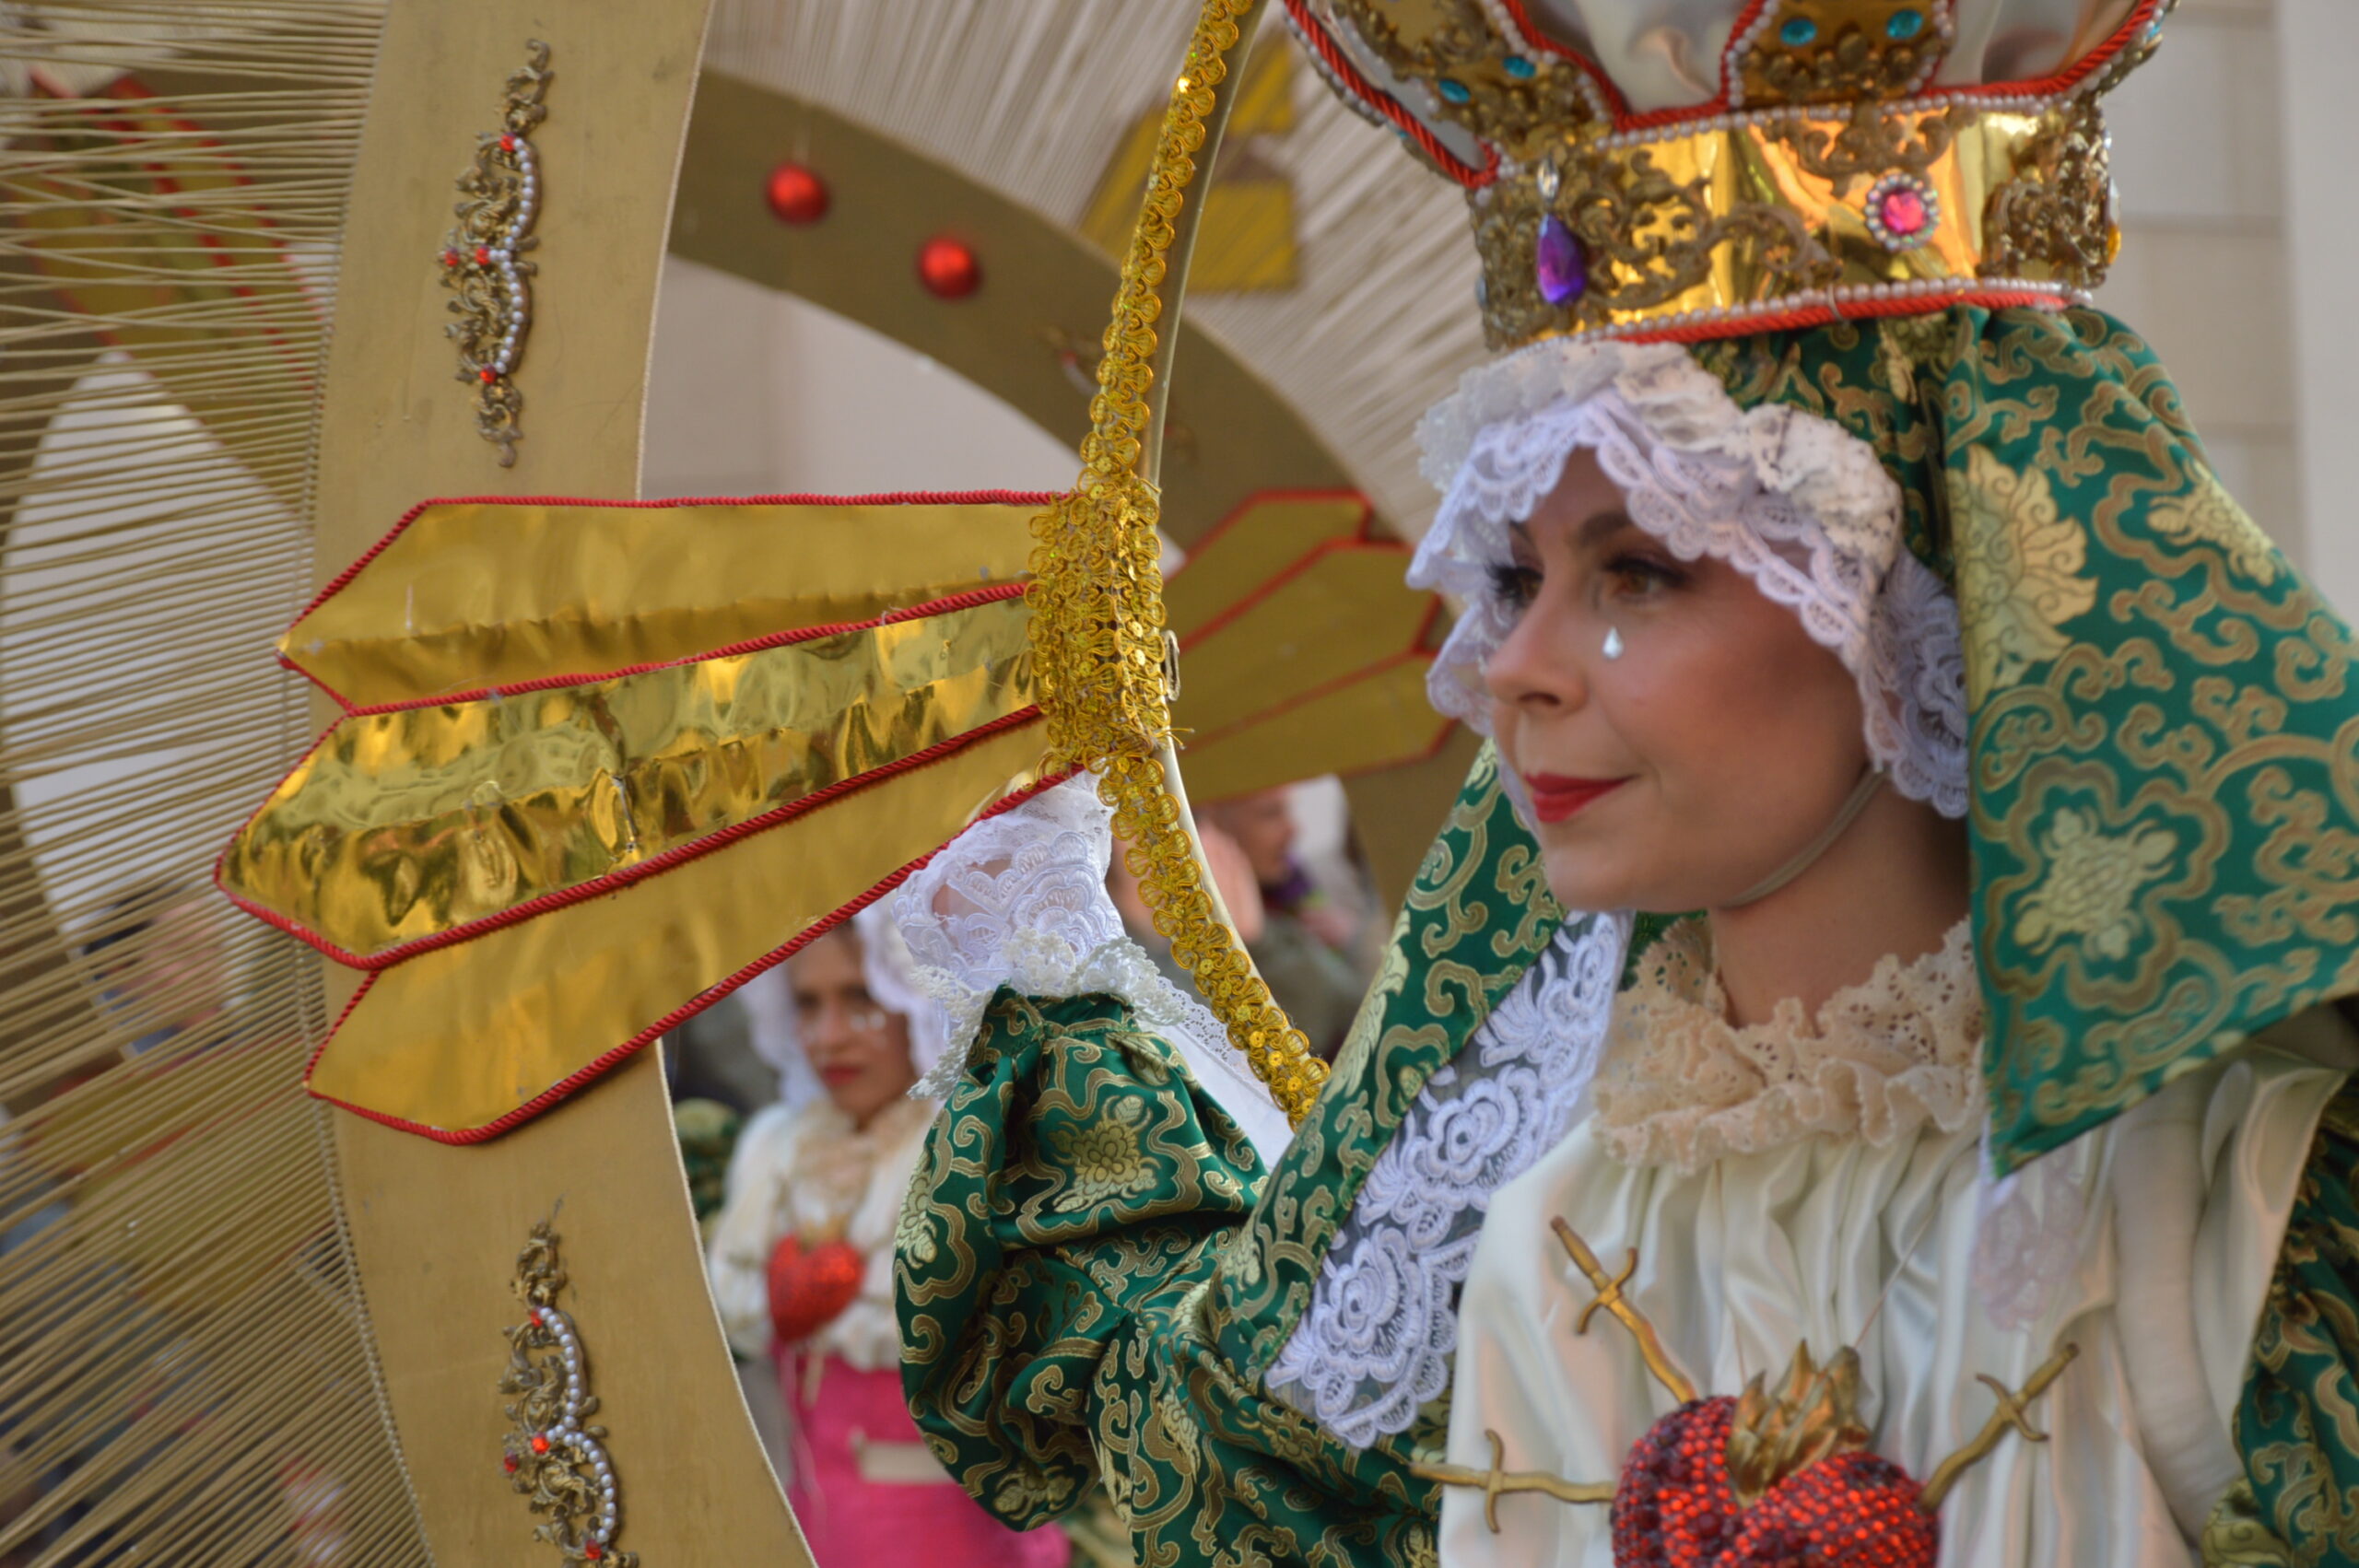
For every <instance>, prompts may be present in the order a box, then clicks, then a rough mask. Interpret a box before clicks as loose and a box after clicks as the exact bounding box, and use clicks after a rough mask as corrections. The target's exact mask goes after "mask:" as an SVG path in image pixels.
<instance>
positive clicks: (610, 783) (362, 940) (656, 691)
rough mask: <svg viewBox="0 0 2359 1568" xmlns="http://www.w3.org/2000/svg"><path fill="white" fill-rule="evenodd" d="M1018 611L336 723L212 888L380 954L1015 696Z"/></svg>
mask: <svg viewBox="0 0 2359 1568" xmlns="http://www.w3.org/2000/svg"><path fill="white" fill-rule="evenodd" d="M624 575H625V576H626V577H627V576H628V573H625V574H624ZM1026 623H1027V615H1026V610H1025V606H1024V603H1023V601H1022V600H1021V599H1009V600H1001V601H997V602H993V603H985V604H980V605H976V606H973V607H971V608H968V609H961V610H954V611H949V612H945V613H943V614H934V615H930V616H926V617H923V618H921V619H916V620H910V621H899V622H893V623H890V624H887V625H886V626H875V627H871V628H869V629H866V630H861V631H851V632H843V633H839V634H836V635H834V636H830V637H826V638H818V639H816V640H813V641H808V642H799V643H791V644H787V645H785V646H782V647H779V648H772V649H764V650H762V651H759V652H755V653H745V654H738V655H733V656H731V657H727V658H719V659H709V660H702V661H697V662H695V663H689V664H679V665H671V666H666V667H662V668H658V669H654V670H649V671H643V672H640V673H635V674H627V675H621V676H616V677H614V678H612V679H608V680H604V681H597V682H593V683H592V684H589V685H580V686H564V687H556V688H552V689H548V690H545V691H538V692H528V693H523V694H519V695H515V696H505V697H501V696H487V697H481V698H478V699H476V700H474V701H470V702H456V703H450V704H446V705H443V706H440V707H434V708H405V709H400V710H397V711H393V712H390V713H381V714H370V715H355V716H349V717H346V719H344V720H342V721H340V722H339V723H338V724H337V725H336V727H335V728H334V730H333V731H330V732H329V733H328V734H327V735H326V736H325V737H323V739H322V741H321V742H320V743H319V744H318V746H317V747H315V748H314V750H313V751H312V752H311V755H309V756H307V757H306V758H305V759H304V760H303V762H302V763H301V764H300V765H299V766H297V767H296V769H295V771H294V772H293V773H291V774H289V775H288V778H287V779H286V780H285V781H284V782H283V783H282V784H281V785H280V786H279V787H278V789H277V790H276V791H275V792H274V793H273V795H272V796H271V798H270V800H269V802H267V803H266V804H265V805H264V808H263V810H262V811H261V812H260V813H258V814H257V816H256V817H255V818H254V820H253V821H252V823H250V824H249V825H247V827H246V828H245V829H244V830H243V831H242V832H241V834H240V835H239V836H238V837H237V839H236V841H235V842H234V843H233V844H232V845H231V847H230V849H229V853H228V855H227V856H226V857H225V858H224V860H223V861H222V866H221V883H222V886H223V887H224V888H225V889H226V890H228V891H229V892H230V893H231V894H232V895H236V896H238V897H240V898H241V899H243V900H246V901H247V902H248V903H250V904H252V905H254V906H257V907H261V908H264V909H266V910H268V911H270V912H271V913H273V914H275V915H276V916H278V917H279V918H280V919H284V920H286V921H288V922H290V923H292V924H294V925H297V926H299V927H302V928H305V929H307V930H311V931H312V932H314V933H316V934H318V935H319V936H321V937H323V938H324V939H326V940H327V941H328V942H332V943H333V944H334V946H335V947H337V948H339V949H341V950H342V951H343V952H344V953H346V954H354V955H356V956H358V957H362V958H367V957H370V956H371V955H374V954H382V953H384V952H385V951H386V950H388V949H391V948H393V947H396V946H399V945H400V944H402V943H405V942H416V941H417V940H419V939H421V938H425V937H429V936H433V935H436V934H438V933H440V932H443V931H447V930H451V929H452V928H453V927H456V926H461V925H464V924H466V923H467V922H469V921H473V920H480V919H487V918H489V917H493V916H497V915H499V914H501V913H503V912H505V911H507V910H510V909H512V908H513V907H516V906H517V905H519V904H522V903H524V902H526V901H527V900H530V899H533V898H536V897H540V896H542V895H547V894H553V893H558V892H562V891H564V890H566V889H569V888H575V887H579V886H581V884H583V883H590V882H593V881H594V880H596V879H597V878H600V877H603V876H606V875H609V874H612V873H615V872H621V871H624V870H627V869H628V868H630V867H634V866H638V865H640V864H643V863H644V862H646V861H648V860H651V859H652V858H654V857H656V856H660V855H663V854H664V853H666V852H668V851H672V850H676V849H680V848H684V847H685V846H687V845H690V844H693V843H696V842H698V840H701V839H705V838H708V837H710V836H711V835H713V834H716V833H720V832H722V831H725V830H727V829H730V828H733V827H736V826H739V825H743V824H745V823H747V822H748V821H750V820H751V819H753V818H755V817H757V816H758V815H760V814H761V813H765V812H768V811H770V810H773V809H775V808H777V807H780V806H782V805H785V804H787V803H789V802H794V801H799V800H802V799H804V797H806V796H809V795H812V794H814V793H816V792H817V791H819V790H825V789H827V788H828V787H830V786H832V785H835V784H838V783H839V782H841V781H843V780H845V779H848V778H853V777H855V776H857V775H859V774H863V773H865V772H868V771H870V770H871V769H874V768H877V767H880V766H885V765H886V764H889V763H893V762H897V761H898V760H900V759H903V758H906V757H908V756H910V755H913V754H915V753H917V752H921V751H922V750H924V749H926V748H927V747H929V746H933V745H936V744H939V743H944V742H947V741H950V740H953V739H955V738H956V737H957V736H960V735H962V734H965V733H966V732H968V731H971V730H973V729H975V728H976V727H977V726H979V725H981V724H986V723H989V722H991V721H992V720H999V719H1003V718H1005V717H1006V716H1007V715H1009V714H1011V713H1013V712H1015V710H1017V709H1019V708H1026V707H1027V706H1029V705H1030V704H1031V702H1032V701H1033V697H1034V694H1033V690H1032V681H1031V650H1030V647H1029V644H1028V642H1027V637H1026ZM967 803H968V804H971V803H972V802H967ZM962 809H964V808H963V807H962Z"/></svg>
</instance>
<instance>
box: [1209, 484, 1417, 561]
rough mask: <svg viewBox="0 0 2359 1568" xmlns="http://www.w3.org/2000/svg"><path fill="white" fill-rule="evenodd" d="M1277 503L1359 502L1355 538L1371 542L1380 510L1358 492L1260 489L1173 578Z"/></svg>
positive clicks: (1232, 512)
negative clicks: (1258, 510)
mask: <svg viewBox="0 0 2359 1568" xmlns="http://www.w3.org/2000/svg"><path fill="white" fill-rule="evenodd" d="M1274 501H1356V502H1358V503H1359V509H1360V520H1359V521H1358V522H1357V523H1356V524H1355V525H1354V532H1353V533H1352V537H1353V538H1355V539H1371V535H1372V534H1373V533H1374V532H1375V524H1376V507H1375V505H1374V504H1373V503H1372V502H1370V501H1369V500H1368V498H1367V497H1366V496H1364V495H1362V494H1360V492H1358V491H1357V490H1346V489H1332V490H1256V491H1254V492H1253V493H1252V494H1251V495H1250V496H1248V497H1245V498H1244V499H1243V500H1241V501H1239V502H1238V503H1237V505H1236V506H1234V507H1232V508H1230V509H1229V510H1228V515H1226V517H1224V518H1222V519H1221V520H1220V521H1218V522H1216V523H1214V524H1213V525H1212V527H1211V528H1209V529H1207V530H1206V531H1205V532H1204V536H1203V538H1201V539H1199V540H1197V541H1196V542H1195V543H1194V544H1191V545H1189V546H1188V554H1187V558H1186V559H1184V560H1182V561H1181V562H1180V566H1179V569H1178V570H1176V571H1174V572H1173V573H1172V574H1171V575H1172V577H1173V578H1174V579H1177V578H1179V577H1180V575H1181V574H1183V573H1185V572H1186V571H1187V569H1188V568H1190V567H1192V566H1194V565H1195V564H1196V562H1197V561H1198V560H1199V559H1201V558H1202V557H1203V554H1204V552H1205V551H1207V550H1209V549H1211V548H1212V547H1213V545H1214V544H1216V543H1218V542H1219V540H1220V538H1221V536H1222V535H1223V534H1225V533H1226V532H1228V531H1229V530H1230V529H1232V528H1234V527H1236V526H1237V525H1238V523H1239V522H1241V521H1244V520H1245V519H1246V518H1248V517H1250V516H1251V515H1252V513H1253V511H1254V509H1256V508H1259V507H1261V506H1263V505H1265V504H1268V503H1270V502H1274ZM1371 542H1373V541H1372V540H1371Z"/></svg>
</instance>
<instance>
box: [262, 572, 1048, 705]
mask: <svg viewBox="0 0 2359 1568" xmlns="http://www.w3.org/2000/svg"><path fill="white" fill-rule="evenodd" d="M1025 589H1026V585H1025V584H1024V583H1022V582H1003V583H994V584H993V585H992V586H991V587H989V588H972V589H968V591H966V592H964V593H952V594H948V595H945V597H943V598H940V599H929V600H927V601H926V602H925V603H922V604H911V605H908V606H906V607H905V608H902V609H899V610H887V611H886V612H885V614H881V615H878V616H876V617H874V619H872V620H866V621H829V622H827V623H825V624H823V625H820V626H796V627H794V628H792V629H791V630H788V631H780V632H764V633H763V634H762V635H761V636H759V637H749V638H741V639H740V640H738V641H736V642H732V643H726V644H723V645H722V647H719V648H714V649H706V650H705V651H704V652H702V653H690V654H687V655H684V656H683V657H681V658H678V659H658V660H652V661H649V662H647V663H644V664H626V665H623V666H621V667H620V668H618V669H614V670H598V671H591V672H588V673H580V674H569V675H536V676H534V678H533V679H531V680H529V681H519V682H517V683H516V684H515V685H504V686H477V687H475V689H474V690H472V691H464V692H446V693H440V694H437V695H436V696H412V697H404V698H402V699H401V700H400V701H398V702H379V703H371V704H370V705H369V706H367V707H365V708H349V707H348V708H346V711H347V712H348V713H350V714H351V716H352V717H353V718H355V719H370V718H374V717H375V716H377V715H379V714H383V713H408V712H411V711H413V710H415V709H417V708H448V707H450V706H451V705H452V704H454V703H461V702H481V701H483V700H484V699H486V698H487V697H511V696H523V695H524V694H526V693H528V692H545V691H554V690H556V689H557V687H559V686H588V685H597V684H599V683H600V682H602V681H618V680H621V679H622V678H623V677H625V676H626V675H645V674H651V673H653V672H655V671H657V670H675V669H678V668H679V667H681V666H682V665H686V664H702V663H706V662H708V661H711V660H715V659H735V658H737V657H739V656H741V655H743V654H747V653H761V652H765V651H767V650H769V649H773V648H789V647H792V645H794V644H795V643H798V642H816V641H817V640H818V639H819V638H829V637H841V636H843V635H844V634H845V633H847V632H865V631H874V630H875V629H876V628H877V627H879V626H895V625H898V624H899V623H901V622H903V621H922V620H925V619H927V618H928V617H930V616H933V615H949V614H957V612H958V611H961V610H972V609H975V608H976V607H978V606H979V605H983V604H996V603H1000V602H1002V601H1003V600H1008V599H1021V598H1023V597H1024V593H1025ZM297 668H298V670H300V668H301V667H300V666H297ZM302 673H307V674H308V673H309V672H308V671H305V672H302ZM321 689H322V690H323V691H328V688H327V686H326V685H325V683H321ZM328 695H329V696H335V693H334V692H333V691H328ZM338 700H342V699H341V698H339V699H338Z"/></svg>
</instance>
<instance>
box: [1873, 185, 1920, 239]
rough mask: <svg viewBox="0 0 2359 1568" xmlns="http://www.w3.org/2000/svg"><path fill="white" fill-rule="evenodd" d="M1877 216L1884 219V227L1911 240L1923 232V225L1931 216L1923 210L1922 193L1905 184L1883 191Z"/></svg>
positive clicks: (1902, 237)
mask: <svg viewBox="0 0 2359 1568" xmlns="http://www.w3.org/2000/svg"><path fill="white" fill-rule="evenodd" d="M1877 216H1879V217H1881V218H1883V219H1884V228H1888V229H1890V230H1891V231H1892V232H1893V233H1894V234H1895V235H1897V236H1899V237H1900V238H1901V239H1903V240H1913V239H1915V238H1916V237H1917V236H1918V235H1919V234H1922V233H1924V232H1925V226H1926V224H1927V223H1928V222H1929V221H1930V220H1931V216H1932V215H1931V213H1929V212H1927V211H1926V210H1925V196H1924V193H1923V192H1921V191H1912V190H1910V189H1908V188H1907V186H1905V185H1904V186H1902V187H1901V188H1900V189H1898V190H1896V191H1887V192H1885V193H1884V203H1883V206H1882V209H1881V210H1880V211H1879V212H1878V214H1877Z"/></svg>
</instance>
